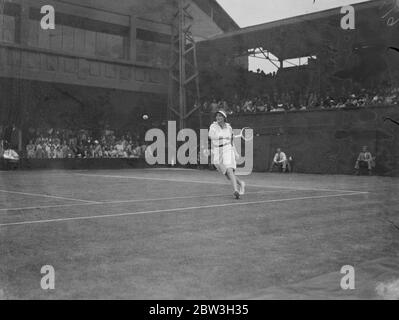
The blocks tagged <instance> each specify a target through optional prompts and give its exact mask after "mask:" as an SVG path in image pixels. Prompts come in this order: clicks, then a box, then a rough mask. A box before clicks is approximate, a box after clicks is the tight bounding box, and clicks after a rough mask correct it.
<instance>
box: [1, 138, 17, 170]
mask: <svg viewBox="0 0 399 320" xmlns="http://www.w3.org/2000/svg"><path fill="white" fill-rule="evenodd" d="M3 159H4V160H5V161H6V169H7V170H10V169H16V168H18V163H19V160H20V158H19V155H18V153H17V152H16V151H15V150H13V149H11V146H10V145H9V144H8V143H6V144H5V146H4V153H3Z"/></svg>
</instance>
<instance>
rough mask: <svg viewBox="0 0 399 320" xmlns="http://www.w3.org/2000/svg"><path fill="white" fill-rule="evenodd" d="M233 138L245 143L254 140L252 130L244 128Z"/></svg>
mask: <svg viewBox="0 0 399 320" xmlns="http://www.w3.org/2000/svg"><path fill="white" fill-rule="evenodd" d="M234 138H241V139H243V140H245V141H250V140H252V139H253V138H254V130H253V129H251V128H249V127H245V128H243V129H242V130H241V133H240V134H239V135H238V136H234Z"/></svg>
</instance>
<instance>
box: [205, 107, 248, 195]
mask: <svg viewBox="0 0 399 320" xmlns="http://www.w3.org/2000/svg"><path fill="white" fill-rule="evenodd" d="M226 120H227V113H226V112H225V111H224V110H219V111H218V112H216V121H215V122H214V123H212V124H211V126H210V128H209V139H210V140H211V145H212V160H213V164H214V165H215V167H216V168H217V170H218V171H219V172H220V173H221V174H223V175H224V176H226V177H227V179H229V180H230V181H231V183H232V185H233V189H234V196H235V198H236V199H239V198H240V195H244V193H245V183H244V181H241V180H240V179H239V178H238V177H236V175H235V170H236V169H237V163H236V154H237V152H236V149H235V147H234V136H233V129H232V127H231V126H230V124H228V123H226Z"/></svg>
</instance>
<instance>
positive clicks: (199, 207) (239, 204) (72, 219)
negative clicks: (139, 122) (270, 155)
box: [0, 192, 364, 227]
mask: <svg viewBox="0 0 399 320" xmlns="http://www.w3.org/2000/svg"><path fill="white" fill-rule="evenodd" d="M363 194H364V193H363V192H356V193H342V194H335V195H325V196H313V197H300V198H287V199H274V200H263V201H251V202H230V203H225V204H215V205H208V206H198V207H184V208H173V209H162V210H150V211H139V212H128V213H117V214H104V215H97V216H82V217H73V218H59V219H48V220H31V221H20V222H11V223H3V224H0V227H7V226H18V225H28V224H40V223H51V222H65V221H81V220H93V219H102V218H115V217H126V216H135V215H145V214H153V213H164V212H179V211H189V210H199V209H211V208H222V207H235V206H245V205H254V204H263V203H274V202H284V201H296V200H314V199H324V198H334V197H345V196H355V195H363Z"/></svg>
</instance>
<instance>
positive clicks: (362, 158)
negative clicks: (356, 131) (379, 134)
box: [355, 146, 375, 175]
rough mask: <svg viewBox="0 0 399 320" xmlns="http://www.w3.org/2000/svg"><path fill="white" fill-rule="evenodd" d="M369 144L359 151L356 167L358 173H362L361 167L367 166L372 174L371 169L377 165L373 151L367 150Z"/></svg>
mask: <svg viewBox="0 0 399 320" xmlns="http://www.w3.org/2000/svg"><path fill="white" fill-rule="evenodd" d="M367 149H368V148H367V146H363V148H362V151H361V152H360V153H359V156H358V157H357V160H356V164H355V169H356V174H357V175H360V169H361V168H367V170H368V174H369V175H371V173H372V172H371V170H372V168H373V167H374V166H375V162H374V158H373V156H372V155H371V153H370V152H369V151H368V150H367Z"/></svg>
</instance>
